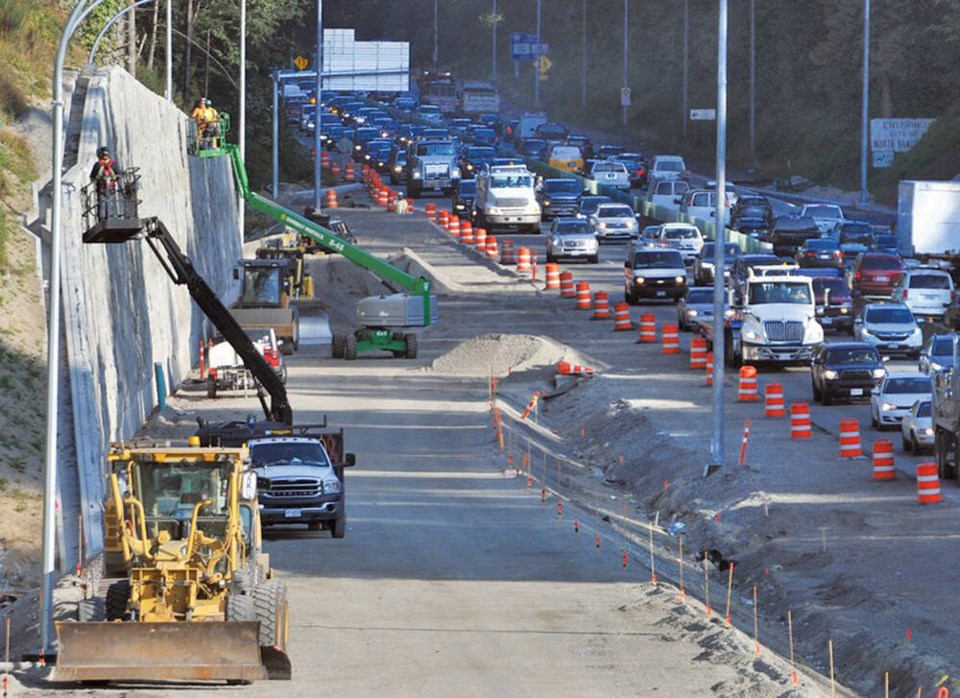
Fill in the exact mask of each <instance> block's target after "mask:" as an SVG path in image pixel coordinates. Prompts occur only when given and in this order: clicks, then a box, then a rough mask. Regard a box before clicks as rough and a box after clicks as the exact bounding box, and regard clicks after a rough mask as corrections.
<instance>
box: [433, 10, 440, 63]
mask: <svg viewBox="0 0 960 698" xmlns="http://www.w3.org/2000/svg"><path fill="white" fill-rule="evenodd" d="M439 5H440V0H433V72H434V74H436V73H439V72H440V23H439V20H438V15H439V14H440V6H439Z"/></svg>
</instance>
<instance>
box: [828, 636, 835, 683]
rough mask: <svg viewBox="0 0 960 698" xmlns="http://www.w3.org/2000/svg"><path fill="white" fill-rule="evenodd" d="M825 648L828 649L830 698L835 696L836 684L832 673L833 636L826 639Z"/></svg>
mask: <svg viewBox="0 0 960 698" xmlns="http://www.w3.org/2000/svg"><path fill="white" fill-rule="evenodd" d="M827 648H828V649H829V650H830V696H831V698H836V696H837V684H836V682H835V681H834V675H833V638H830V639H829V640H827Z"/></svg>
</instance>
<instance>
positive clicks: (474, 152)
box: [467, 148, 497, 160]
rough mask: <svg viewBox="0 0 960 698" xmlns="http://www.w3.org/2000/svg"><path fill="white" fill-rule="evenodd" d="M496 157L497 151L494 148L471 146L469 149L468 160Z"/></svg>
mask: <svg viewBox="0 0 960 698" xmlns="http://www.w3.org/2000/svg"><path fill="white" fill-rule="evenodd" d="M495 157H497V151H496V150H494V149H493V148H470V149H468V150H467V160H479V159H481V158H495Z"/></svg>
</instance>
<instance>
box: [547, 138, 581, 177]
mask: <svg viewBox="0 0 960 698" xmlns="http://www.w3.org/2000/svg"><path fill="white" fill-rule="evenodd" d="M547 164H548V165H549V166H550V167H555V168H557V169H558V170H563V171H565V172H570V173H573V174H580V173H581V172H583V151H582V150H581V149H580V146H577V145H552V146H549V147H548V149H547Z"/></svg>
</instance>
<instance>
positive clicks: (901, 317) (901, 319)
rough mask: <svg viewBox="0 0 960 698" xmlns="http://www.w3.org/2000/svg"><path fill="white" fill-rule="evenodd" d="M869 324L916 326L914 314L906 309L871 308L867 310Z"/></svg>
mask: <svg viewBox="0 0 960 698" xmlns="http://www.w3.org/2000/svg"><path fill="white" fill-rule="evenodd" d="M867 322H874V323H881V324H898V325H912V324H915V322H916V321H915V320H914V319H913V313H911V312H910V311H909V310H907V309H906V308H870V309H869V310H867Z"/></svg>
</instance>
